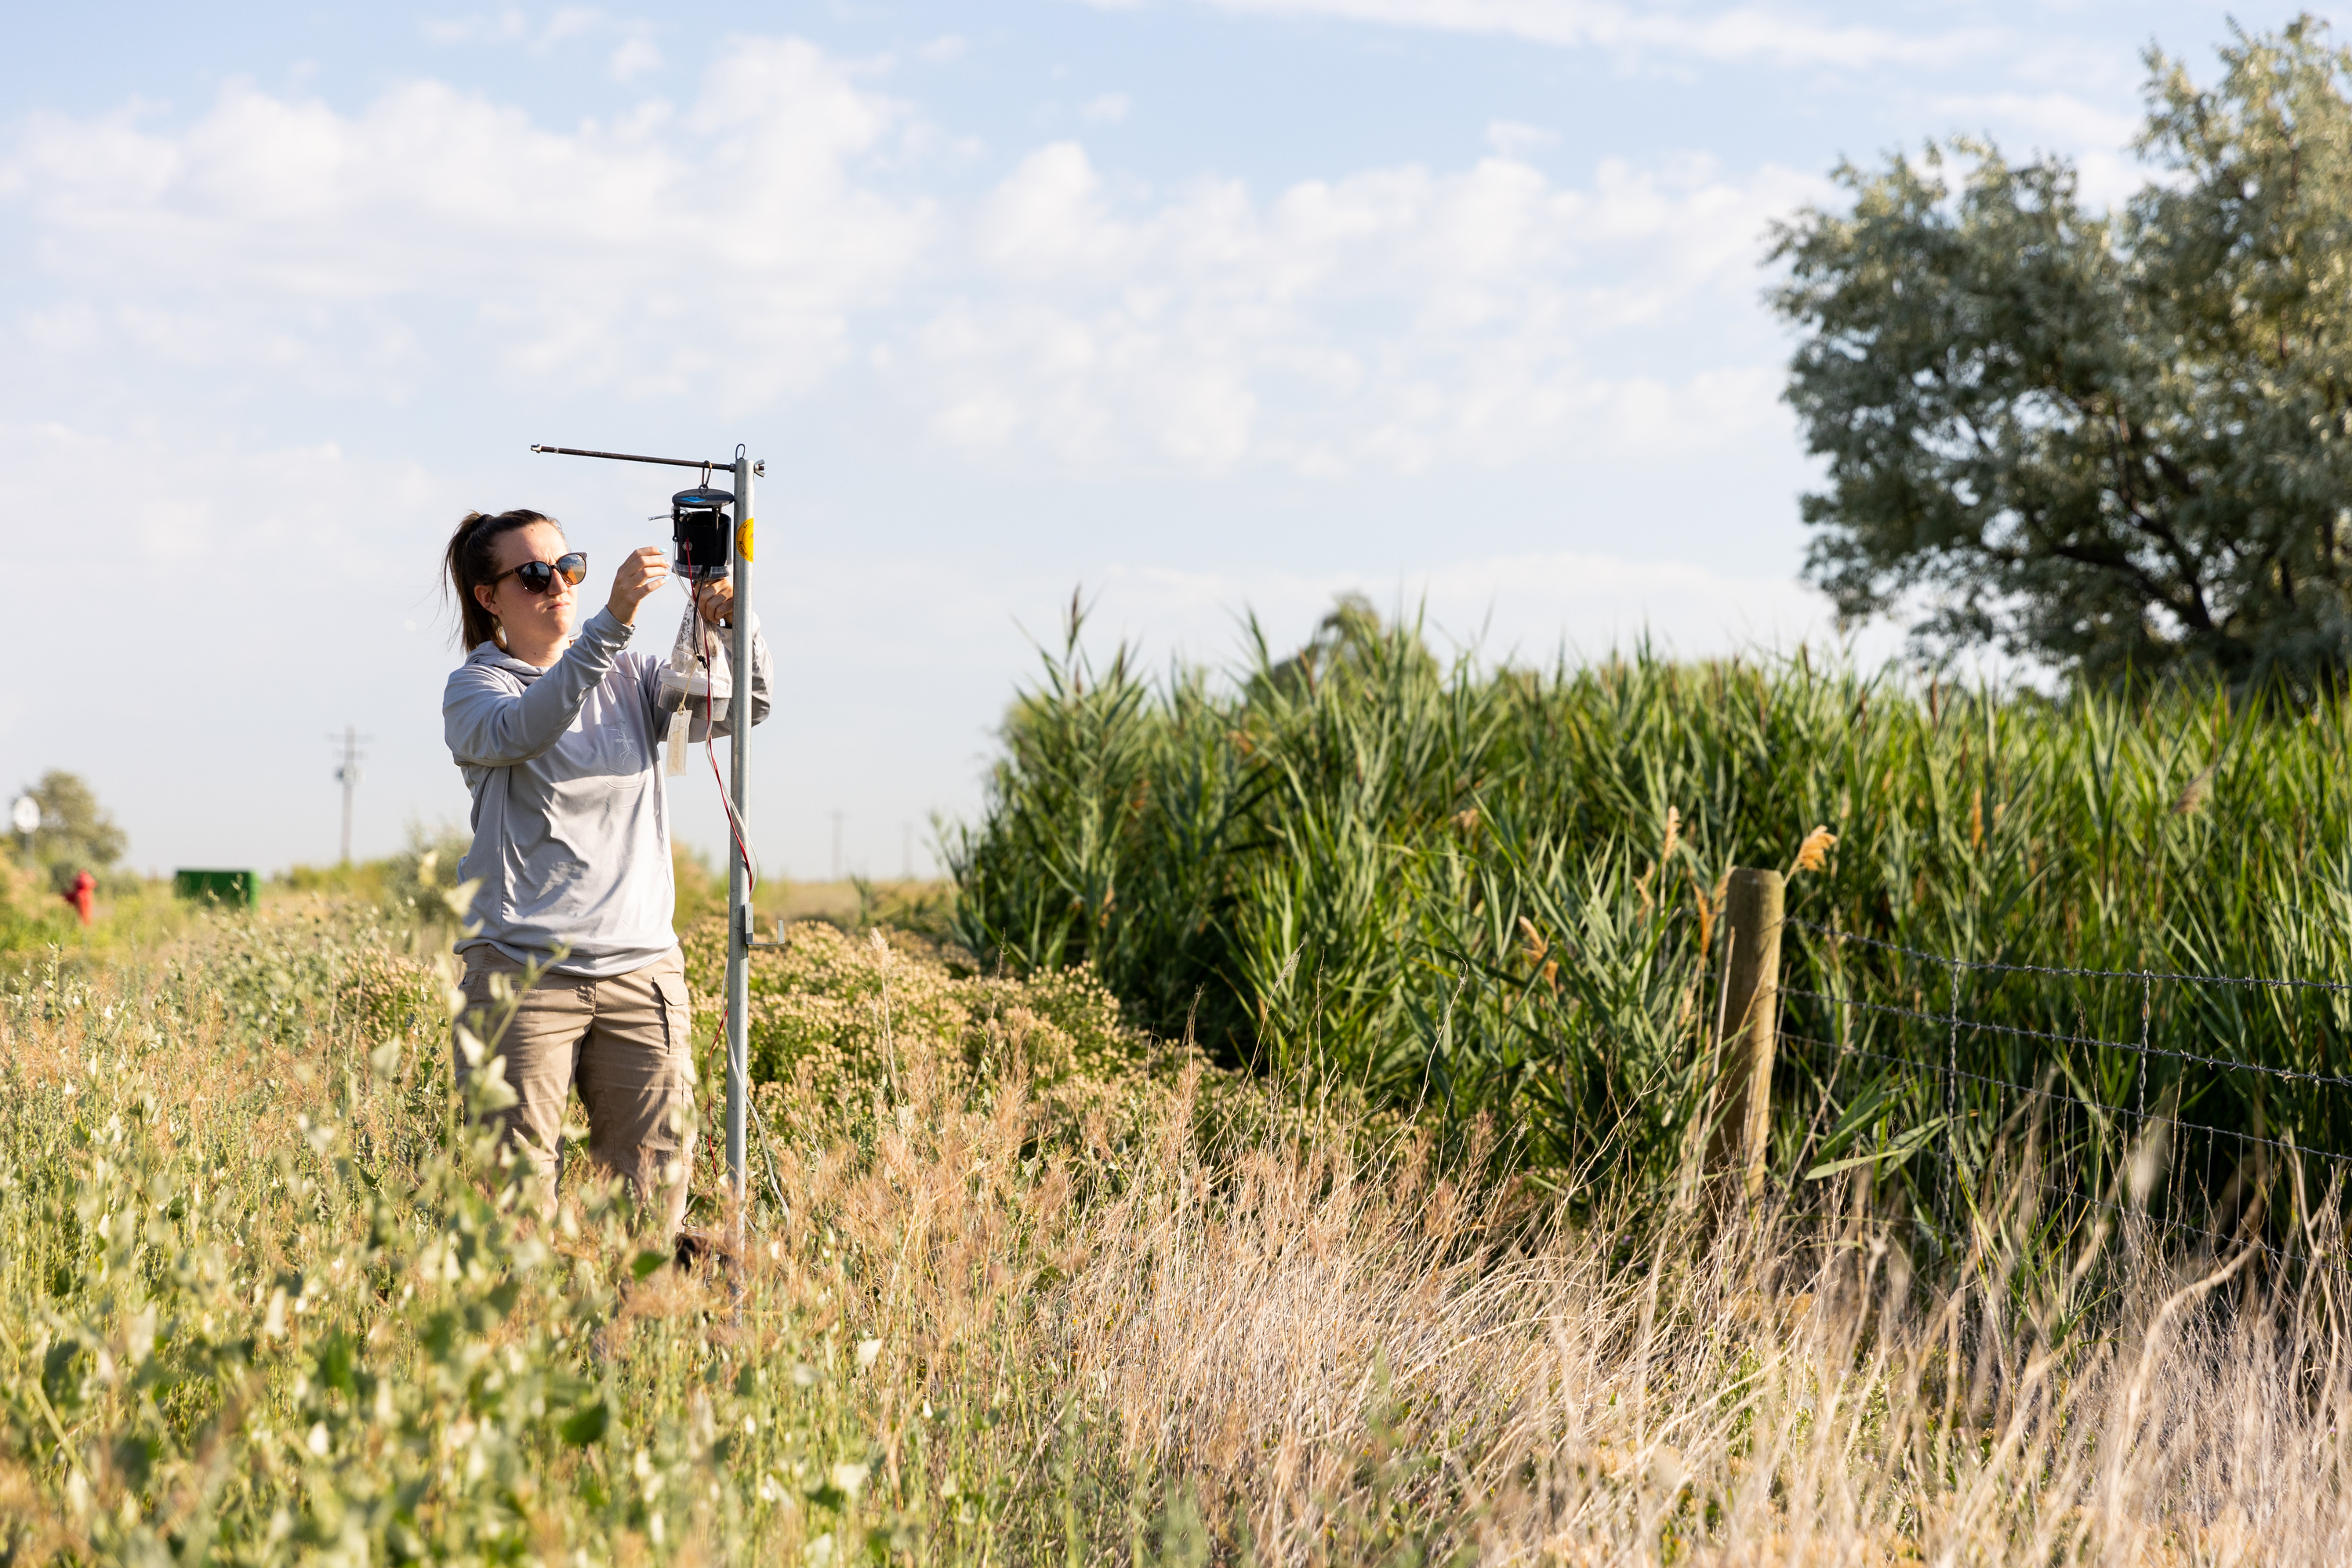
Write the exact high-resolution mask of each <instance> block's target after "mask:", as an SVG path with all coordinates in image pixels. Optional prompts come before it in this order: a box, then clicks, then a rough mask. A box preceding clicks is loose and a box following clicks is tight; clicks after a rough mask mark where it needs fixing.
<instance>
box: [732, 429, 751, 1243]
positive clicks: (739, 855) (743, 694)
mask: <svg viewBox="0 0 2352 1568" xmlns="http://www.w3.org/2000/svg"><path fill="white" fill-rule="evenodd" d="M752 515H753V514H752V510H751V458H750V456H749V455H748V454H747V453H745V452H744V451H743V450H742V449H741V448H738V449H737V454H736V458H735V516H736V519H737V521H736V524H735V608H734V617H735V644H734V666H735V670H734V674H735V686H734V693H733V695H732V696H731V697H730V698H729V699H728V713H729V716H730V720H731V721H732V724H731V727H732V730H733V734H732V736H731V738H730V740H729V741H728V742H727V756H728V761H729V764H730V773H731V774H732V776H731V777H730V779H729V780H728V784H727V787H728V790H729V792H730V794H731V795H733V796H734V798H735V820H736V825H737V827H738V829H739V831H737V832H735V833H732V834H730V835H729V842H728V847H727V908H728V911H729V916H728V921H727V1190H728V1192H729V1193H730V1194H732V1196H733V1197H734V1200H735V1214H736V1221H735V1223H736V1226H737V1227H738V1228H737V1234H736V1239H737V1240H738V1241H739V1242H740V1240H741V1239H742V1236H741V1229H740V1227H741V1225H742V1213H743V1204H744V1200H745V1198H746V1197H747V1196H748V1195H749V1189H748V1188H747V1187H746V1186H745V1185H744V1183H743V1132H744V1121H745V1119H746V1114H747V1110H748V1108H749V1105H750V1099H749V1096H750V1092H751V1085H750V1083H749V1082H748V1081H747V1079H748V1078H749V1076H750V1072H751V932H752V931H753V929H754V927H753V924H752V918H751V865H750V864H749V862H748V861H747V860H746V859H745V858H744V857H745V844H746V842H747V840H748V838H749V836H750V831H751V830H750V828H749V827H748V826H744V823H745V818H746V816H748V814H749V813H750V811H751V803H750V798H749V797H750V788H751V749H750V742H751V524H752Z"/></svg>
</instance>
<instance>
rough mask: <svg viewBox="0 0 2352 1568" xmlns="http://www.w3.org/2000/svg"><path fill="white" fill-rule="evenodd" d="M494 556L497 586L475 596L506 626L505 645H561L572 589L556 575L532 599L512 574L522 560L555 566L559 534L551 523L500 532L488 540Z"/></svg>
mask: <svg viewBox="0 0 2352 1568" xmlns="http://www.w3.org/2000/svg"><path fill="white" fill-rule="evenodd" d="M490 546H491V548H492V549H493V550H494V551H495V552H497V555H498V570H499V572H500V573H501V574H503V575H501V576H500V577H499V580H498V583H497V584H496V585H494V586H490V587H478V588H476V589H475V590H474V596H475V597H476V598H477V599H479V600H480V601H481V602H482V604H483V605H485V606H486V607H487V608H488V610H489V612H490V614H492V615H494V616H498V618H499V620H500V621H502V622H503V623H505V626H506V628H507V640H508V641H509V643H510V644H518V643H519V644H523V645H527V646H531V647H539V646H544V645H545V644H546V643H548V642H550V641H561V640H562V638H565V637H570V636H571V635H572V607H573V605H574V603H575V601H574V600H573V598H572V584H569V583H567V582H565V581H564V580H563V574H562V573H561V572H558V573H556V574H554V578H553V580H552V581H551V582H550V583H549V584H548V585H547V592H546V593H544V594H534V593H532V592H530V590H529V589H527V588H525V587H524V586H523V585H522V582H521V580H520V578H518V577H516V576H515V575H514V569H515V568H516V567H518V566H520V565H521V564H522V563H524V562H526V561H544V562H547V563H549V564H551V565H552V564H553V563H554V561H555V558H556V557H557V556H559V555H561V554H562V553H563V534H562V531H561V530H559V529H558V528H557V527H556V526H555V525H554V524H553V523H551V522H527V523H525V524H523V525H522V526H521V527H520V528H518V529H514V530H512V531H509V532H506V533H502V534H500V535H499V536H498V538H496V539H494V540H492V541H490Z"/></svg>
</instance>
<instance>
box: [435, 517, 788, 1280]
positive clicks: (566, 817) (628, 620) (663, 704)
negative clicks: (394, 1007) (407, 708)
mask: <svg viewBox="0 0 2352 1568" xmlns="http://www.w3.org/2000/svg"><path fill="white" fill-rule="evenodd" d="M445 564H446V568H447V571H448V574H449V575H448V584H449V587H450V590H451V591H452V592H453V593H454V594H455V595H456V596H457V606H458V613H459V618H460V630H459V637H460V642H461V646H463V647H467V649H469V650H470V651H469V652H468V653H467V656H466V662H465V663H464V664H463V665H461V666H459V667H458V668H457V670H456V671H454V672H453V673H452V674H451V675H450V677H449V684H448V687H447V689H446V690H445V691H444V693H443V695H442V699H441V720H442V727H443V731H444V733H445V734H446V737H447V739H448V742H449V752H450V754H451V755H452V756H454V757H455V758H456V759H457V765H458V767H459V768H460V769H462V770H463V771H464V773H465V775H466V786H467V788H468V789H469V790H471V791H472V792H473V795H474V812H473V825H474V845H473V847H472V849H470V850H469V851H468V852H467V856H466V858H465V859H464V861H463V862H462V863H461V864H460V867H459V874H460V875H461V876H463V877H465V878H467V879H477V880H478V881H479V883H480V888H479V889H478V891H477V892H476V894H475V896H474V903H473V916H474V918H475V919H476V920H478V921H479V922H480V926H479V929H478V931H474V932H473V933H471V934H469V935H467V937H466V938H465V939H464V940H463V941H461V942H459V943H458V944H457V951H458V952H460V953H461V954H463V955H464V957H465V961H466V978H465V993H466V998H467V1004H468V1010H469V1012H470V1011H473V1010H475V1009H480V1010H483V1011H488V1009H489V1007H490V1004H491V1001H492V981H493V979H494V977H496V976H499V975H508V976H512V975H515V974H518V973H520V972H521V970H522V969H523V968H524V966H525V965H526V964H538V965H541V966H543V967H544V969H545V973H543V974H542V975H541V978H540V979H539V981H538V982H537V984H534V985H532V986H531V988H530V990H529V991H527V992H524V993H523V994H521V996H520V998H519V999H518V1003H517V1006H516V1009H515V1012H514V1014H513V1016H512V1017H511V1019H510V1020H509V1022H508V1023H507V1024H506V1026H505V1028H504V1029H503V1031H502V1032H500V1034H499V1038H498V1040H497V1042H496V1045H495V1053H496V1055H497V1056H498V1057H500V1058H504V1060H505V1063H506V1081H507V1083H508V1085H509V1087H511V1088H512V1089H513V1090H514V1092H515V1094H516V1096H517V1099H516V1102H515V1104H514V1105H513V1106H512V1107H510V1108H509V1109H508V1110H505V1111H503V1112H501V1113H499V1119H500V1121H501V1122H502V1131H503V1134H504V1136H505V1138H506V1140H507V1141H508V1142H509V1146H511V1147H513V1148H515V1149H516V1150H518V1151H519V1152H520V1153H521V1154H522V1155H523V1156H524V1157H525V1158H526V1159H527V1160H528V1161H529V1162H530V1164H531V1166H532V1167H533V1168H534V1169H535V1170H536V1171H537V1172H538V1173H539V1174H540V1176H541V1179H542V1181H543V1183H544V1184H545V1190H546V1192H547V1194H548V1195H549V1197H550V1198H551V1197H552V1194H553V1191H554V1182H555V1175H556V1155H557V1150H558V1146H559V1142H560V1140H561V1137H562V1131H561V1129H562V1125H563V1108H564V1102H565V1100H567V1099H568V1098H569V1097H570V1095H571V1093H572V1089H574V1088H577V1089H579V1091H580V1099H581V1102H582V1104H583V1106H584V1107H585V1108H586V1110H587V1112H588V1152H589V1153H590V1155H591V1156H592V1157H593V1159H594V1160H595V1161H596V1162H597V1163H599V1164H601V1165H602V1166H604V1168H605V1169H606V1170H608V1171H611V1172H614V1173H617V1174H619V1175H622V1176H625V1177H627V1178H628V1180H629V1182H630V1184H632V1185H633V1186H634V1187H635V1189H636V1194H637V1199H638V1202H639V1203H640V1204H641V1205H644V1206H645V1207H646V1210H647V1211H648V1213H649V1214H650V1213H655V1212H657V1213H659V1214H660V1215H663V1216H664V1220H665V1223H666V1224H667V1226H668V1232H667V1233H668V1234H669V1235H671V1236H673V1237H675V1236H676V1235H677V1229H678V1225H679V1222H680V1220H681V1219H682V1218H683V1217H684V1215H685V1214H686V1198H687V1184H688V1175H689V1173H690V1172H691V1169H692V1166H693V1163H694V1133H695V1115H694V1067H693V1058H692V1052H691V1048H690V1045H689V1024H688V1008H687V994H686V969H685V963H684V961H683V958H682V957H681V955H680V954H679V952H678V948H677V937H676V935H675V934H674V933H673V932H672V931H671V929H670V921H671V917H672V915H673V913H674V909H673V906H674V903H675V900H676V890H675V889H674V887H673V885H672V883H671V879H670V837H669V802H668V797H667V795H666V794H665V793H664V790H663V783H662V772H661V770H660V768H658V767H657V766H656V764H655V760H654V745H655V742H656V741H657V740H659V739H661V738H662V737H663V735H664V733H665V731H667V727H668V720H669V713H670V711H672V710H675V709H676V708H677V705H678V702H679V700H680V698H679V697H678V696H677V695H676V694H675V693H676V685H677V683H672V693H671V694H670V695H668V696H667V698H666V697H665V693H664V688H663V681H662V674H663V672H664V670H665V669H666V668H667V666H668V661H667V659H665V658H650V657H648V656H646V655H645V654H642V653H633V652H629V651H627V644H628V641H629V634H630V632H631V630H632V629H633V628H634V627H635V624H636V620H637V616H638V613H639V611H640V610H641V609H642V608H643V607H644V605H645V604H646V599H647V598H649V597H650V596H651V595H653V594H654V592H655V591H656V589H658V588H660V587H661V585H662V584H664V583H666V582H667V581H668V578H669V564H668V563H667V561H665V560H664V559H663V556H662V552H660V551H659V550H656V549H653V548H651V547H647V548H646V549H642V550H639V551H636V552H634V553H633V554H631V555H630V556H629V558H628V559H627V560H625V561H624V562H622V563H621V569H620V571H619V572H617V573H615V574H614V577H613V592H612V595H611V596H610V597H609V598H607V599H606V600H605V602H604V606H603V607H602V608H601V609H599V610H597V611H596V612H595V613H594V614H593V615H592V616H589V617H588V618H587V619H586V620H585V621H584V622H580V623H578V624H577V626H575V624H574V622H575V615H574V610H575V605H576V601H575V599H574V598H573V596H572V589H573V588H574V587H576V586H578V585H579V584H580V583H581V582H582V580H583V579H584V578H585V577H586V576H587V573H588V558H587V557H586V556H585V555H583V554H578V553H575V552H571V551H570V550H569V549H568V548H567V546H566V545H565V543H564V539H563V531H562V528H561V527H560V526H559V525H558V524H557V523H556V521H555V520H554V519H553V518H551V517H544V516H541V514H540V513H538V512H535V511H507V512H500V513H499V514H498V515H497V516H495V517H485V516H484V515H482V514H481V513H479V512H475V513H473V514H472V515H470V516H468V517H467V519H466V521H463V522H461V523H459V524H458V525H457V534H456V535H455V536H454V537H453V538H452V539H451V540H450V541H449V549H448V552H447V554H446V560H445ZM733 603H734V588H733V586H732V585H731V584H727V583H723V582H719V583H711V584H705V585H704V587H703V588H702V590H701V594H700V596H699V599H698V610H699V612H700V615H701V617H702V619H703V620H704V621H706V622H709V623H711V624H712V625H714V626H717V625H723V624H725V622H726V617H727V615H728V611H729V609H730V607H731V605H733ZM706 635H711V634H706ZM751 650H752V651H751V721H752V722H753V723H755V724H756V723H758V722H759V721H761V719H763V718H765V717H766V716H767V709H768V674H769V669H768V648H767V644H766V643H765V642H764V641H763V640H762V639H761V637H760V635H759V627H758V623H757V622H756V621H754V623H753V626H752V632H751ZM694 708H695V710H696V711H695V712H694V714H693V721H692V729H691V734H690V739H692V740H696V741H700V740H703V739H705V738H706V731H707V726H706V724H705V714H704V711H703V702H702V700H700V699H696V700H695V702H694ZM732 714H733V708H732V705H731V704H730V710H729V713H728V715H727V716H726V717H722V718H719V720H718V722H717V724H716V731H717V732H718V733H719V734H726V733H729V732H730V729H731V719H732ZM508 984H509V985H511V984H515V982H513V981H512V980H509V982H508ZM501 989H503V987H501ZM485 1065H486V1064H485ZM460 1070H461V1071H464V1070H467V1069H466V1068H464V1067H463V1065H462V1063H461V1068H460Z"/></svg>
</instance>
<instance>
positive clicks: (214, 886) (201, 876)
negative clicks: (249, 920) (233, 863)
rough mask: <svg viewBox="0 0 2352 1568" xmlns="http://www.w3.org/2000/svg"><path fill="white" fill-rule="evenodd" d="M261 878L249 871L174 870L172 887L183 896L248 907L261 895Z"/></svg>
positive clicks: (201, 900)
mask: <svg viewBox="0 0 2352 1568" xmlns="http://www.w3.org/2000/svg"><path fill="white" fill-rule="evenodd" d="M260 889H261V879H260V878H259V877H257V876H255V875H254V874H253V873H252V872H250V871H174V872H173V873H172V890H173V892H175V893H177V894H179V895H180V897H182V898H184V899H194V900H198V901H200V902H204V903H210V904H242V905H244V906H245V907H246V908H247V909H251V908H252V907H253V905H254V903H255V902H256V900H258V899H259V898H260V896H261V893H260Z"/></svg>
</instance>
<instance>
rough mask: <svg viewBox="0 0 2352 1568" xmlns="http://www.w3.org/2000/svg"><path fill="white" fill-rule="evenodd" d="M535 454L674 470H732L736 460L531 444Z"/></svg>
mask: <svg viewBox="0 0 2352 1568" xmlns="http://www.w3.org/2000/svg"><path fill="white" fill-rule="evenodd" d="M530 449H531V450H532V451H534V452H548V453H551V454H553V455H554V456H556V457H559V458H612V459H613V460H614V462H616V463H662V464H666V465H667V466H668V467H670V468H733V467H734V466H735V459H734V458H728V459H727V460H726V461H724V462H719V463H701V462H697V461H695V460H694V459H693V458H640V457H639V456H637V455H636V454H635V452H590V451H585V450H583V449H582V448H581V447H542V446H541V445H539V444H538V443H537V442H535V441H534V442H532V443H531V447H530Z"/></svg>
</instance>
